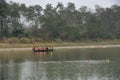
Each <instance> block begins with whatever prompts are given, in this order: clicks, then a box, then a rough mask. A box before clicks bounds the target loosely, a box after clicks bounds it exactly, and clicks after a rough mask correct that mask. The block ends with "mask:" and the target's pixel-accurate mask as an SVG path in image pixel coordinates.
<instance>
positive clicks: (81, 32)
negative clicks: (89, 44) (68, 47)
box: [0, 0, 120, 41]
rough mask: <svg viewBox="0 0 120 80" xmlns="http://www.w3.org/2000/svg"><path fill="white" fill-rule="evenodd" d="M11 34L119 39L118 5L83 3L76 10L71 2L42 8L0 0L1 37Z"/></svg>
mask: <svg viewBox="0 0 120 80" xmlns="http://www.w3.org/2000/svg"><path fill="white" fill-rule="evenodd" d="M11 37H17V38H41V39H43V40H55V39H59V40H62V41H79V40H84V39H89V40H92V39H119V38H120V6H118V5H113V6H111V7H110V8H103V7H101V6H99V5H96V6H95V11H92V10H91V9H89V8H88V7H86V6H82V7H80V8H79V9H76V8H75V5H74V3H68V4H67V6H64V5H63V4H62V3H58V4H57V5H56V6H55V7H53V5H52V4H47V5H46V7H45V8H43V7H42V6H40V5H34V6H26V5H25V4H19V3H15V2H9V3H6V1H5V0H0V39H2V38H11Z"/></svg>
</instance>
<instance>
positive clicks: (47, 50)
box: [33, 49, 53, 52]
mask: <svg viewBox="0 0 120 80" xmlns="http://www.w3.org/2000/svg"><path fill="white" fill-rule="evenodd" d="M49 51H53V49H46V50H33V52H49Z"/></svg>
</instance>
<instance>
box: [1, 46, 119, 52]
mask: <svg viewBox="0 0 120 80" xmlns="http://www.w3.org/2000/svg"><path fill="white" fill-rule="evenodd" d="M119 47H120V45H91V46H59V47H57V46H56V47H54V49H55V50H57V49H85V48H119ZM16 50H20V51H24V50H32V48H31V47H29V48H0V51H16Z"/></svg>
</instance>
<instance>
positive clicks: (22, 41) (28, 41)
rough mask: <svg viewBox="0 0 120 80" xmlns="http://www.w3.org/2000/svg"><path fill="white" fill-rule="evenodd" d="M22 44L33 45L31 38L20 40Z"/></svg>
mask: <svg viewBox="0 0 120 80" xmlns="http://www.w3.org/2000/svg"><path fill="white" fill-rule="evenodd" d="M19 41H20V43H22V44H24V43H31V40H30V39H29V38H21V39H19Z"/></svg>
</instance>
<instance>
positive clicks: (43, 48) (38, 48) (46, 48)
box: [32, 46, 53, 51]
mask: <svg viewBox="0 0 120 80" xmlns="http://www.w3.org/2000/svg"><path fill="white" fill-rule="evenodd" d="M48 49H53V47H35V46H34V47H33V49H32V50H41V51H42V50H44V51H45V50H48Z"/></svg>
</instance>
